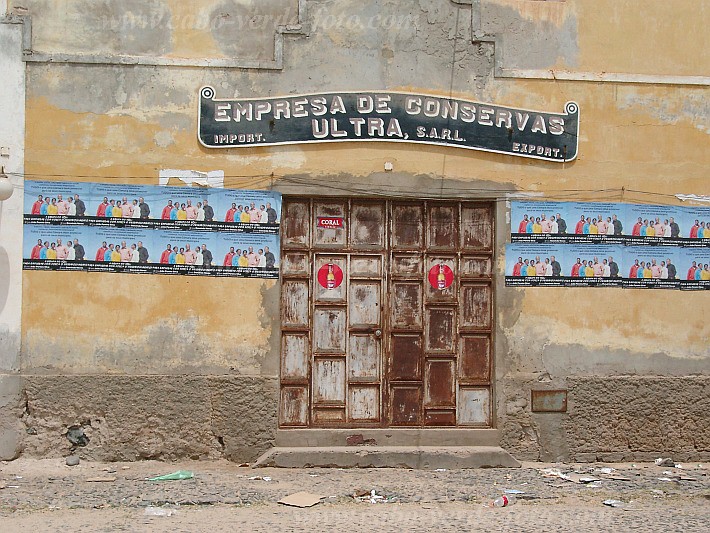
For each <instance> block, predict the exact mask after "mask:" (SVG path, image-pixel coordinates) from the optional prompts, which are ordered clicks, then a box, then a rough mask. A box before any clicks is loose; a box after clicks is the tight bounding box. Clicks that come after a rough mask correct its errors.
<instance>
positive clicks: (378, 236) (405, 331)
mask: <svg viewBox="0 0 710 533" xmlns="http://www.w3.org/2000/svg"><path fill="white" fill-rule="evenodd" d="M282 213H283V216H282V250H281V271H282V283H281V377H280V379H281V388H280V413H279V422H280V426H281V427H344V428H345V427H396V426H409V427H451V426H478V427H490V426H491V416H492V391H491V377H492V370H493V369H492V339H491V334H492V329H493V328H492V320H493V312H492V302H493V293H492V290H493V286H492V278H491V272H492V255H493V239H494V218H493V213H494V211H493V206H492V204H490V203H480V202H460V201H456V202H454V201H450V202H447V201H416V202H412V201H392V200H386V201H385V200H368V199H355V198H343V199H341V198H302V197H285V198H284V201H283V207H282Z"/></svg>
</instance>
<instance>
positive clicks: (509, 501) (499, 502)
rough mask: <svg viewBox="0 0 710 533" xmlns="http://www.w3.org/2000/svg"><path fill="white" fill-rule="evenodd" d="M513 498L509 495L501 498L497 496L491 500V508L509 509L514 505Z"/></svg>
mask: <svg viewBox="0 0 710 533" xmlns="http://www.w3.org/2000/svg"><path fill="white" fill-rule="evenodd" d="M515 501H516V500H515V496H513V495H511V494H504V495H503V496H498V497H497V498H496V499H495V500H493V504H492V505H491V507H509V506H511V505H513V504H514V503H515Z"/></svg>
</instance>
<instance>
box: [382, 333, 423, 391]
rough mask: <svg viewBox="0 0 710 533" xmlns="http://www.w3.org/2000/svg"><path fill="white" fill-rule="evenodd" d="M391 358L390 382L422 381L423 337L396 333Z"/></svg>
mask: <svg viewBox="0 0 710 533" xmlns="http://www.w3.org/2000/svg"><path fill="white" fill-rule="evenodd" d="M391 349H392V351H391V353H390V357H389V361H390V365H389V379H390V381H421V379H422V362H423V361H422V360H423V357H422V354H423V351H422V337H421V334H419V333H413V334H407V333H394V334H393V335H392V339H391Z"/></svg>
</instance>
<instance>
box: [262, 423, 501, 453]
mask: <svg viewBox="0 0 710 533" xmlns="http://www.w3.org/2000/svg"><path fill="white" fill-rule="evenodd" d="M353 436H354V437H355V440H354V442H358V441H359V440H360V439H359V437H360V436H361V437H362V441H364V442H365V443H366V444H368V445H376V446H498V444H499V442H500V434H499V432H498V430H497V429H459V428H453V429H434V428H431V429H430V428H427V429H418V428H411V429H405V428H398V429H380V428H376V429H280V430H278V432H277V433H276V446H285V447H292V448H296V447H301V446H333V447H337V446H348V447H353V446H352V445H351V444H349V443H348V438H349V437H350V438H351V442H353V439H352V437H353ZM355 449H357V448H355Z"/></svg>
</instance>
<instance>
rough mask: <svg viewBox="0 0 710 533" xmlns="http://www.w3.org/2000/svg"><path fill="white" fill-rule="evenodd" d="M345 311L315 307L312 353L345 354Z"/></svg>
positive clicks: (336, 308) (335, 308)
mask: <svg viewBox="0 0 710 533" xmlns="http://www.w3.org/2000/svg"><path fill="white" fill-rule="evenodd" d="M345 315H346V310H345V309H343V308H338V307H317V308H316V309H315V311H314V312H313V353H314V354H345V339H346V335H345V330H346V325H347V324H346V322H347V319H346V316H345Z"/></svg>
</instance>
